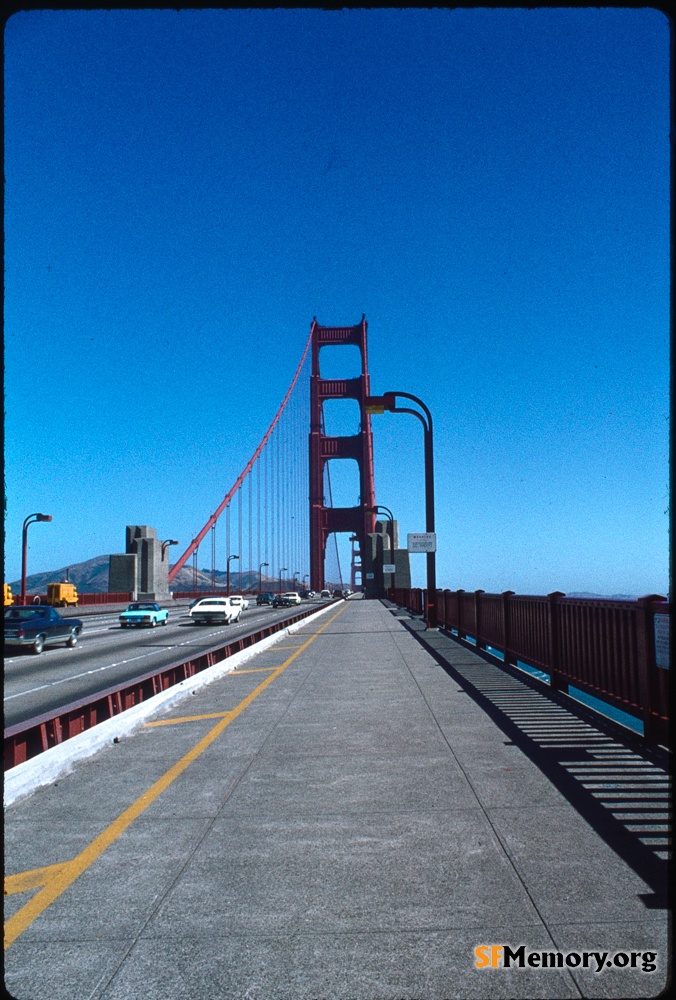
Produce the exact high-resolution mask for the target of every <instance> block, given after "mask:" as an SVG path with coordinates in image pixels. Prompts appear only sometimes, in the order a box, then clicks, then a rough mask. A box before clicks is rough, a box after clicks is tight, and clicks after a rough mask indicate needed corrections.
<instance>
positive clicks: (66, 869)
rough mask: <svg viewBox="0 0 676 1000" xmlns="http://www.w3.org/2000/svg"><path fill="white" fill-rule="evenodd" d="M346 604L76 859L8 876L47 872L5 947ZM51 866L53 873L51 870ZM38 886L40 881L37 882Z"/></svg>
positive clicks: (11, 925)
mask: <svg viewBox="0 0 676 1000" xmlns="http://www.w3.org/2000/svg"><path fill="white" fill-rule="evenodd" d="M346 607H347V605H344V606H343V607H342V608H340V610H339V611H338V612H337V613H336V614H335V615H333V617H332V618H329V620H328V621H327V622H326V623H325V624H324V625H322V627H321V628H320V629H319V631H318V632H315V633H313V634H312V635H311V636H310V637H309V639H308V640H307V641H306V642H304V643H303V645H302V646H299V647H298V649H297V650H295V652H293V653H292V654H291V656H289V658H288V659H287V660H285V661H284V663H282V664H281V666H279V667H276V668H275V669H274V671H273V673H271V674H270V675H269V677H266V678H265V680H263V681H261V683H260V684H259V685H258V687H256V688H254V690H253V691H252V692H251V693H250V694H248V695H247V696H246V698H244V699H243V700H242V701H240V703H239V705H238V706H237V707H236V708H233V709H232V711H231V712H228V714H227V715H226V716H224V717H223V718H222V719H221V720H220V722H217V723H216V725H215V726H214V727H213V729H210V730H209V732H208V733H207V734H206V736H204V737H202V739H201V740H200V741H199V743H196V744H195V746H194V747H193V748H192V750H189V751H188V753H187V754H185V756H184V757H181V759H180V760H179V761H177V762H176V764H174V765H173V767H170V768H169V770H168V771H167V772H165V774H163V775H162V777H161V778H159V779H158V780H157V781H156V782H155V783H154V784H152V785H151V786H150V788H149V789H148V790H147V791H146V792H144V793H143V795H141V796H139V798H138V799H137V800H136V802H134V803H133V804H132V805H130V806H129V808H127V809H125V810H124V812H122V813H120V815H119V816H118V817H117V819H116V820H113V822H112V823H111V824H110V826H108V827H106V829H105V830H103V832H102V833H100V834H99V835H98V837H95V838H94V840H92V842H91V843H90V844H88V846H87V847H85V849H84V850H83V851H81V852H80V854H78V855H77V857H75V858H73V860H72V861H64V862H62V863H61V864H60V865H59V864H57V865H50V866H48V867H47V868H36V869H33V870H32V871H31V872H23V873H20V874H17V875H10V876H6V878H5V885H7V879H13V880H14V884H15V885H17V884H20V879H21V878H23V877H27V876H32V875H34V874H35V873H36V872H42V873H46V875H45V877H46V881H45V882H44V884H43V887H42V888H41V889H40V891H39V892H37V893H36V894H35V895H34V896H33V897H32V898H31V899H29V900H28V902H27V903H25V904H24V905H23V906H22V907H21V909H20V910H17V912H16V913H15V914H14V915H13V916H11V917H10V918H9V920H7V921H5V950H7V948H9V946H10V945H11V944H13V943H14V942H15V941H16V939H17V938H18V937H19V935H21V934H23V932H24V931H25V930H26V929H27V928H28V927H30V925H31V924H32V923H33V921H34V920H35V919H36V918H37V917H39V916H40V914H41V913H43V912H44V910H46V909H47V907H48V906H51V905H52V903H53V902H54V901H55V900H56V899H58V897H59V896H60V895H61V894H62V893H63V892H65V891H66V889H67V888H68V887H69V886H70V885H72V884H73V882H75V880H76V879H77V878H79V877H80V875H82V873H83V872H84V871H86V870H87V868H89V866H90V865H92V864H93V863H94V861H96V860H97V858H99V857H100V856H101V855H102V854H103V852H104V851H105V850H106V849H107V848H108V847H110V845H111V844H113V843H114V842H115V841H116V840H117V838H118V837H119V836H120V835H121V834H122V833H124V831H125V830H126V829H127V827H129V826H131V824H132V823H133V822H134V820H135V819H138V817H139V816H140V815H141V813H143V812H144V811H145V810H146V809H147V808H148V806H149V805H151V804H152V803H153V802H154V801H155V799H156V798H158V796H160V795H161V794H162V792H163V791H165V790H166V789H167V788H168V787H169V786H170V785H171V784H172V783H173V782H174V781H175V780H176V778H178V777H179V775H181V774H182V773H183V772H184V771H185V770H186V768H187V767H188V766H189V765H190V764H192V762H193V761H195V760H197V758H198V757H199V756H200V755H201V754H202V753H204V751H205V750H206V749H207V748H208V747H210V746H211V744H212V743H213V742H214V741H215V740H216V739H218V737H219V736H220V735H221V733H222V732H223V730H224V729H225V728H226V727H227V726H229V725H230V723H231V722H233V721H234V720H235V719H236V718H237V717H238V716H239V715H241V713H242V712H243V711H244V710H245V709H246V708H248V707H249V705H250V704H251V702H252V701H253V700H254V699H255V698H257V697H258V695H259V694H262V692H263V691H265V689H266V688H267V687H269V685H270V684H272V682H273V681H274V680H276V679H277V678H278V677H279V675H280V674H281V673H282V672H283V671H284V670H286V668H287V667H288V666H289V665H290V664H291V663H293V661H294V660H295V659H296V657H297V656H299V654H300V653H302V652H303V651H304V650H305V649H307V647H308V646H309V645H310V644H311V643H312V642H313V641H314V640H315V639H316V638H317V636H318V635H320V634H321V633H322V632H323V631H324V629H325V628H328V626H329V625H330V624H331V622H334V621H335V620H336V618H337V617H338V615H341V614H342V613H343V611H344V610H345V608H346ZM50 869H51V872H50ZM37 884H38V885H39V884H40V883H37ZM33 887H37V886H35V884H34V885H33V886H28V887H27V888H33ZM14 891H16V892H19V891H23V890H19V889H15V890H14Z"/></svg>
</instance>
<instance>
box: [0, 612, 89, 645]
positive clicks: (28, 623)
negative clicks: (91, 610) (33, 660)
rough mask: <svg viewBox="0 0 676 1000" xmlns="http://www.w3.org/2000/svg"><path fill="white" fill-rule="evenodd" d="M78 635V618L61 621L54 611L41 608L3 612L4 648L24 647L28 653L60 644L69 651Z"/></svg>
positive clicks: (75, 642)
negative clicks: (68, 647) (67, 647)
mask: <svg viewBox="0 0 676 1000" xmlns="http://www.w3.org/2000/svg"><path fill="white" fill-rule="evenodd" d="M81 631H82V622H81V621H80V619H79V618H62V617H61V615H60V614H59V612H58V611H56V610H55V609H54V608H50V607H47V606H46V605H43V604H31V605H30V606H29V607H26V608H15V607H12V608H5V646H28V647H30V650H31V652H32V653H41V652H42V650H43V649H44V648H45V646H56V645H59V644H61V643H63V644H65V645H66V646H70V647H71V648H72V647H73V646H76V645H77V640H78V637H79V635H80V632H81Z"/></svg>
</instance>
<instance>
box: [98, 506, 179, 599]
mask: <svg viewBox="0 0 676 1000" xmlns="http://www.w3.org/2000/svg"><path fill="white" fill-rule="evenodd" d="M125 549H126V555H119V556H111V557H110V564H109V571H108V589H109V591H111V593H117V592H121V591H127V592H130V593H133V594H134V599H135V600H139V601H167V600H169V598H170V596H171V595H170V593H169V579H168V576H169V559H168V557H165V558H164V559H163V558H162V542H161V541H160V540H159V539H158V537H157V531H156V530H155V528H150V527H148V525H145V524H128V525H127V529H126V545H125Z"/></svg>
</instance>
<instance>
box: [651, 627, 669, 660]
mask: <svg viewBox="0 0 676 1000" xmlns="http://www.w3.org/2000/svg"><path fill="white" fill-rule="evenodd" d="M654 621H655V666H657V667H662V669H663V670H668V669H669V615H655V619H654Z"/></svg>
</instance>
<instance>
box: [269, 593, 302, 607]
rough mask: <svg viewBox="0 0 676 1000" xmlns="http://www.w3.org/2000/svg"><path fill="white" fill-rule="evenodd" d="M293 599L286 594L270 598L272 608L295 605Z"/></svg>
mask: <svg viewBox="0 0 676 1000" xmlns="http://www.w3.org/2000/svg"><path fill="white" fill-rule="evenodd" d="M295 603H296V602H295V601H292V600H291V598H290V597H287V596H286V594H278V595H277V596H276V597H273V599H272V606H273V608H291V607H293V606H294V605H295Z"/></svg>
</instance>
